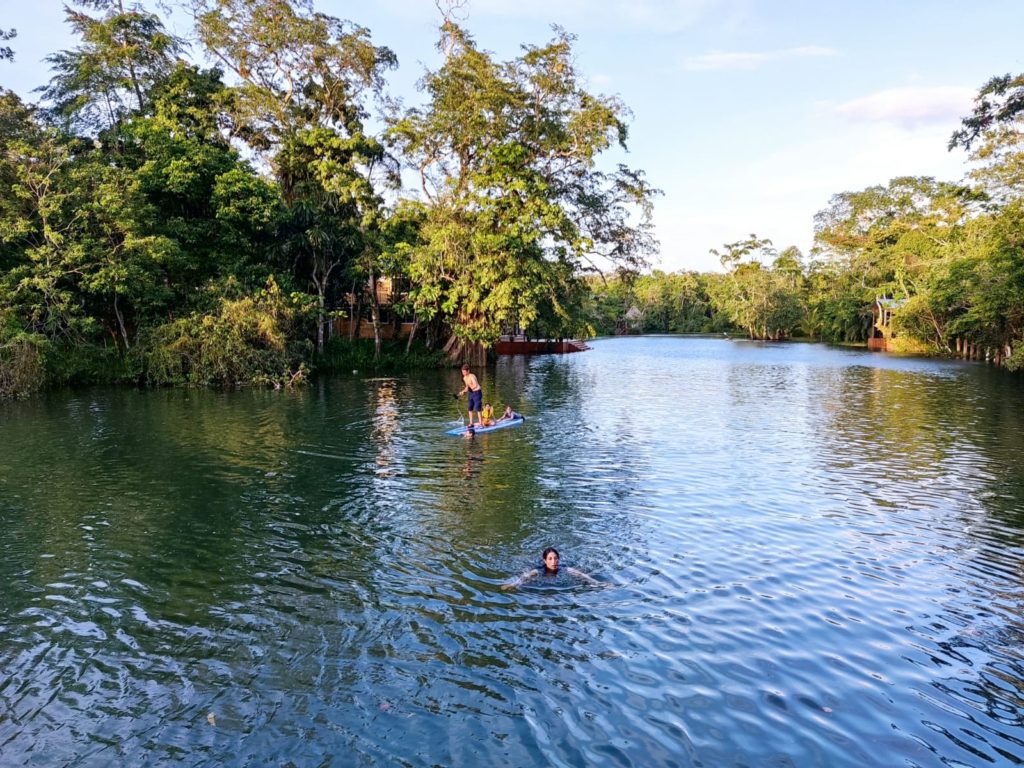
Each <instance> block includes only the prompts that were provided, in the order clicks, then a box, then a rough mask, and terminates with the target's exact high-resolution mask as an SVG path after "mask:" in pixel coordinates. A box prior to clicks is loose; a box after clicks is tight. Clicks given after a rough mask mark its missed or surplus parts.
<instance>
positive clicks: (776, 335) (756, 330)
mask: <svg viewBox="0 0 1024 768" xmlns="http://www.w3.org/2000/svg"><path fill="white" fill-rule="evenodd" d="M711 253H712V255H715V256H718V257H719V260H720V261H721V263H722V266H723V267H726V268H728V269H729V272H728V273H727V274H726V275H725V276H724V278H723V279H721V280H719V281H716V282H714V283H712V284H711V285H709V287H708V291H709V293H710V296H711V300H712V302H713V304H714V305H715V308H716V310H717V311H719V312H721V313H723V314H725V315H726V316H727V317H728V318H729V319H730V320H731V321H732V322H733V323H734V324H735V325H737V326H738V327H740V328H743V329H745V330H746V331H747V334H748V335H749V336H750V338H752V339H766V340H772V341H777V340H779V339H783V338H786V337H787V336H790V335H792V334H793V332H794V331H795V330H797V329H798V328H799V327H800V326H801V323H802V320H803V303H802V300H801V299H802V297H801V290H802V282H803V276H802V267H801V266H800V260H799V259H800V252H799V251H798V250H797V249H795V248H788V249H786V250H785V251H784V252H783V253H782V254H781V255H780V254H778V252H777V251H776V250H775V248H774V247H773V246H772V242H771V240H768V239H765V238H760V237H758V236H757V235H753V234H752V235H750V237H748V238H746V239H745V240H739V241H737V242H735V243H727V244H726V245H725V247H724V250H723V251H718V250H717V249H711Z"/></svg>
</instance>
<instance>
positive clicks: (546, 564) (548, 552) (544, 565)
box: [501, 547, 602, 590]
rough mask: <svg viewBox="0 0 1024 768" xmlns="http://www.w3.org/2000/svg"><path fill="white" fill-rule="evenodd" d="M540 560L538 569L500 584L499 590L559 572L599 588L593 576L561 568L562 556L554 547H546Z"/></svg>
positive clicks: (566, 567)
mask: <svg viewBox="0 0 1024 768" xmlns="http://www.w3.org/2000/svg"><path fill="white" fill-rule="evenodd" d="M540 558H541V566H540V567H539V568H531V569H530V570H528V571H526V572H525V573H524V574H522V575H521V576H519V577H518V578H515V579H513V580H512V581H509V582H506V583H505V584H502V585H501V588H502V589H504V590H509V589H515V588H516V587H519V586H522V585H523V584H525V583H526V582H528V581H530V580H532V579H535V578H537V577H538V576H540V575H542V574H543V575H544V576H557V575H558V573H559V572H560V571H564V572H565V573H567V574H569V575H570V576H573V577H575V578H577V579H579V580H580V581H584V582H586V583H587V584H590V585H592V586H595V587H599V586H601V585H602V584H601V582H600V581H598V580H597V579H595V578H594V577H593V576H590V575H588V574H586V573H584V572H583V571H580V570H578V569H576V568H570V567H569V566H564V567H562V566H561V565H560V563H561V561H562V556H561V555H559V554H558V550H557V549H555V548H554V547H548V548H547V549H545V550H544V551H543V552H542V553H541V556H540Z"/></svg>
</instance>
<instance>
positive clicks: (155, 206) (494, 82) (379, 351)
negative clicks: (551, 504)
mask: <svg viewBox="0 0 1024 768" xmlns="http://www.w3.org/2000/svg"><path fill="white" fill-rule="evenodd" d="M152 5H154V6H156V7H157V8H159V5H158V4H152ZM193 10H194V11H195V16H194V18H195V20H196V30H195V31H196V37H197V39H198V40H199V42H200V44H201V45H202V47H203V51H202V53H204V54H205V55H206V56H208V57H210V59H211V60H213V61H215V62H216V63H217V66H218V68H213V69H208V68H204V67H202V66H197V65H196V64H194V63H191V62H190V61H188V60H186V59H185V58H184V46H183V45H182V43H181V42H180V41H179V40H177V39H175V38H174V37H173V36H172V35H170V34H169V33H168V32H167V31H166V29H165V27H164V24H163V21H162V20H161V18H160V16H159V15H158V14H156V13H154V12H152V11H151V10H149V9H148V8H147V7H146V5H145V4H144V3H143V2H133V3H130V2H128V1H127V0H78V2H75V3H73V4H72V5H71V6H69V7H68V8H67V21H68V24H69V25H70V27H71V29H72V31H73V32H74V33H75V35H76V38H77V40H78V41H79V42H78V45H76V46H75V47H74V48H72V49H71V50H66V51H60V52H57V53H55V54H53V55H52V56H51V57H50V58H49V62H50V64H51V66H52V78H51V80H50V82H49V83H48V84H46V85H45V86H44V87H43V88H41V89H40V90H41V93H42V101H41V103H40V104H38V105H34V104H28V103H25V102H24V101H23V100H22V99H21V98H19V97H18V96H17V95H15V94H14V93H12V92H10V91H5V90H3V89H0V397H17V396H20V395H24V394H27V393H29V392H32V391H34V390H36V389H38V388H39V387H41V386H44V385H46V384H53V383H69V382H89V381H132V382H150V383H169V384H216V385H221V386H240V385H247V384H259V385H271V386H290V385H292V384H295V383H298V382H300V381H303V380H304V379H305V378H306V377H307V376H308V374H309V373H310V372H311V371H312V370H314V369H315V368H316V367H318V366H319V367H321V368H328V369H329V368H338V369H344V368H346V367H349V366H351V367H352V368H365V367H367V365H378V366H379V365H384V364H387V365H389V366H391V367H401V366H402V365H407V364H435V363H437V361H439V360H440V359H441V358H442V357H444V358H445V359H447V360H448V361H453V360H454V361H457V360H467V359H468V360H479V359H480V358H482V356H483V355H484V354H485V353H486V350H487V349H488V348H489V347H490V346H491V345H492V344H493V342H494V341H496V340H497V338H498V336H499V335H500V334H502V333H509V332H525V333H527V334H528V335H531V336H533V337H543V336H548V337H565V336H589V335H593V334H596V333H604V334H608V333H631V332H666V333H695V332H705V333H706V332H715V333H718V332H723V331H726V332H739V333H744V334H747V335H749V336H750V337H752V338H758V339H771V340H777V339H785V338H788V337H792V336H794V335H809V336H815V337H818V338H822V339H826V340H829V341H837V342H862V341H864V339H865V338H867V337H868V336H870V335H872V334H873V333H874V332H875V329H874V328H873V327H872V326H873V317H872V313H871V308H872V306H873V305H874V303H875V301H876V299H878V298H881V297H886V298H887V299H890V300H893V301H895V302H897V303H898V305H899V311H898V312H897V313H896V314H895V315H894V317H893V323H892V327H891V328H890V329H887V331H886V332H887V333H888V334H889V335H890V336H891V337H892V341H893V342H894V343H896V342H898V343H901V344H903V345H904V348H906V349H917V350H923V351H930V352H937V353H950V352H952V353H958V354H963V355H972V356H974V355H978V354H986V355H988V356H989V357H991V358H992V359H994V360H996V361H998V362H1000V363H1003V364H1005V365H1006V366H1007V367H1008V368H1013V369H1016V368H1020V367H1024V352H1022V351H1021V347H1022V344H1021V340H1022V337H1024V256H1022V253H1024V210H1022V207H1024V194H1022V192H1024V124H1022V121H1024V109H1022V107H1021V104H1022V101H1021V99H1022V92H1024V91H1022V89H1024V80H1022V77H1016V78H1013V77H1010V76H1006V77H1001V78H995V79H993V80H992V81H991V82H989V83H987V84H986V85H985V86H984V87H983V88H982V90H981V93H980V94H979V98H978V102H977V107H976V109H975V112H974V114H972V115H971V116H968V117H966V118H965V119H964V125H963V129H962V130H960V131H958V132H957V133H956V134H954V136H953V139H952V141H951V145H952V146H961V147H963V148H965V149H968V150H969V151H970V152H971V155H970V157H971V160H972V161H973V163H974V170H973V173H972V176H971V178H970V180H969V183H967V184H962V185H955V184H948V183H944V182H939V181H936V180H934V179H930V178H899V179H894V180H892V181H891V182H889V183H888V184H887V185H884V186H883V185H878V186H873V187H869V188H868V189H865V190H862V191H857V192H843V193H840V194H837V195H835V196H834V197H833V199H832V200H831V201H830V203H829V206H828V207H827V208H826V209H825V210H823V211H821V212H820V213H819V214H818V216H817V218H816V221H815V224H816V232H817V238H816V244H815V247H814V249H813V250H812V252H811V254H809V258H808V259H804V257H803V255H802V254H801V253H799V252H798V251H797V250H796V249H794V248H789V249H785V250H783V251H782V252H781V253H780V252H778V251H776V250H775V248H774V246H773V245H772V243H771V241H770V240H767V239H764V238H761V237H758V236H756V235H751V236H750V237H749V238H747V239H746V240H742V241H738V242H735V243H729V244H726V245H725V246H724V247H723V248H722V250H721V251H717V250H716V251H714V252H713V253H715V254H716V255H717V256H718V257H719V258H720V260H721V263H722V266H723V269H724V270H725V271H724V273H711V274H697V273H693V272H683V273H673V274H666V273H664V272H660V271H655V272H653V273H649V274H645V273H643V272H642V270H643V269H644V268H645V266H646V264H647V257H648V256H649V255H650V254H651V253H652V252H653V250H654V246H655V243H654V241H653V239H652V237H651V221H650V216H651V209H652V201H653V199H654V198H655V197H656V195H657V194H658V192H657V190H654V189H652V188H651V187H650V186H649V185H648V183H647V182H646V180H645V178H644V175H643V173H642V172H641V171H639V170H636V169H631V168H628V167H626V166H622V165H619V166H616V167H613V168H608V167H605V166H603V165H602V163H601V160H602V156H603V155H604V154H605V153H606V152H607V151H609V150H611V149H613V148H615V147H625V146H626V140H627V134H628V132H627V126H626V118H627V115H628V112H627V110H626V108H625V106H624V105H623V104H621V103H620V102H619V101H618V100H617V99H615V98H610V97H605V96H601V95H597V94H593V93H590V92H588V91H587V90H585V89H584V88H583V87H582V85H581V78H580V76H579V75H578V74H577V72H576V70H575V68H574V54H573V42H574V40H573V37H572V36H571V35H569V34H568V33H566V32H564V31H562V30H560V29H557V28H556V29H555V32H554V36H553V39H552V40H551V41H549V42H548V43H546V44H543V45H525V46H523V49H522V54H521V55H520V56H518V57H516V58H515V59H512V60H510V61H499V60H497V59H495V57H494V56H493V55H492V54H490V53H489V52H487V51H484V50H481V49H480V48H479V47H478V46H477V45H476V44H475V42H474V41H473V39H472V37H471V35H470V34H469V32H468V31H467V30H465V29H463V28H461V27H460V26H458V25H457V24H454V23H453V22H452V21H451V20H450V19H445V20H444V21H443V23H442V24H441V26H440V32H441V35H440V42H439V46H438V47H439V51H440V53H441V62H440V65H439V66H438V67H437V69H435V70H433V71H428V72H427V73H426V75H425V76H424V78H423V81H422V84H421V89H422V91H423V94H424V101H423V104H422V105H420V106H417V107H414V108H411V109H408V110H404V111H399V110H398V108H396V107H395V106H394V105H393V103H392V101H391V100H390V99H389V98H388V94H387V87H386V80H385V75H386V73H387V71H388V70H389V69H391V68H393V67H394V66H395V65H396V64H397V58H396V55H395V53H394V52H392V51H391V50H389V49H388V48H385V47H381V46H377V45H375V44H374V43H373V40H372V37H371V34H370V31H369V30H367V29H365V28H363V27H360V26H359V25H357V24H353V23H351V22H348V21H342V20H339V19H336V18H333V17H331V16H327V15H325V14H322V13H319V12H317V11H316V10H315V9H314V8H313V6H312V2H311V0H195V1H194V2H193ZM13 38H14V31H13V30H10V31H4V30H0V42H6V41H9V40H11V39H13ZM13 55H14V51H13V50H12V49H11V48H10V47H8V46H3V47H0V62H2V61H3V60H4V59H10V58H12V57H13ZM370 126H382V127H381V128H380V129H379V130H378V131H377V132H376V133H375V132H374V131H373V130H371V129H370ZM403 167H404V168H406V169H407V171H409V172H410V175H408V176H407V180H411V179H413V178H414V179H415V182H416V183H415V185H414V186H415V187H417V188H416V189H407V188H405V187H404V186H403V177H402V174H401V169H402V168H403ZM347 320H353V322H346V321H347ZM402 321H405V322H406V323H407V325H406V326H405V327H406V329H407V330H408V329H409V328H410V327H411V333H410V334H409V336H408V340H407V341H402V342H398V341H395V342H388V341H387V340H386V339H387V337H388V336H391V335H393V332H394V331H395V330H397V329H398V328H399V327H400V326H401V322H402ZM360 328H367V329H369V330H370V331H371V332H372V336H373V340H372V342H368V343H367V344H366V345H364V344H362V343H359V339H358V338H357V337H358V335H359V329H360ZM367 350H369V351H367ZM367 356H369V357H368V359H369V363H368V362H367ZM399 357H401V359H402V360H403V361H404V362H401V363H399V362H398V358H399Z"/></svg>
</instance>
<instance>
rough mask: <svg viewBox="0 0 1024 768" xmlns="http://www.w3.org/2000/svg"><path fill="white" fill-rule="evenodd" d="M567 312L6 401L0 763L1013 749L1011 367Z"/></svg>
mask: <svg viewBox="0 0 1024 768" xmlns="http://www.w3.org/2000/svg"><path fill="white" fill-rule="evenodd" d="M592 347H593V349H591V350H590V351H588V352H583V353H579V354H572V355H564V356H537V357H532V358H527V357H513V358H502V359H501V360H500V361H499V362H498V364H497V365H496V366H492V367H490V368H489V369H487V370H485V371H480V372H479V373H480V379H481V382H482V384H483V386H484V392H485V399H487V400H491V401H492V402H494V404H495V406H496V409H497V410H500V406H501V405H502V404H503V403H505V402H508V403H511V404H512V405H513V407H515V408H516V409H517V410H519V411H521V412H523V413H524V414H525V415H526V416H527V421H526V423H525V424H524V425H523V426H521V427H517V428H513V429H507V430H502V431H499V432H495V433H491V434H486V435H478V436H477V437H475V438H474V439H472V440H463V439H461V438H458V437H448V436H446V435H444V430H445V429H446V428H449V427H450V426H451V425H452V422H453V421H455V420H457V419H458V418H460V416H461V415H464V414H463V413H462V411H461V409H462V408H463V407H464V405H465V400H464V399H463V400H462V401H461V402H456V401H455V400H454V399H453V398H452V395H451V393H452V392H455V391H457V390H458V389H459V388H460V386H461V384H460V382H459V380H458V375H457V373H455V372H449V371H428V372H422V373H415V374H411V375H402V376H397V377H377V376H368V375H364V374H363V373H361V372H353V373H352V374H351V375H345V376H338V377H334V378H325V379H320V380H318V381H316V382H314V383H313V384H312V385H311V386H309V387H307V388H306V389H304V390H301V391H298V392H269V391H240V392H230V393H223V392H212V391H205V390H156V391H154V390H148V391H147V390H134V389H129V388H123V389H114V388H109V389H108V388H103V389H86V390H74V391H62V392H53V393H49V394H46V395H42V396H39V397H37V398H34V399H32V400H29V401H25V402H19V403H7V404H3V405H0V436H2V441H3V443H2V446H0V587H2V589H0V765H3V766H19V765H29V766H48V767H49V766H90V767H91V766H108V765H113V764H118V765H131V766H143V765H151V766H156V765H170V764H175V765H184V766H263V765H267V766H270V765H274V766H335V765H337V766H342V765H344V766H390V765H407V766H432V765H446V766H476V765H495V766H498V765H501V766H504V765H509V766H534V765H536V766H583V765H586V766H605V765H607V766H644V767H646V766H654V765H657V766H789V765H792V766H854V767H856V768H861V767H862V766H865V765H892V766H897V765H900V766H962V765H970V766H977V765H985V766H989V765H1019V764H1020V760H1021V756H1022V755H1024V650H1022V649H1024V566H1022V563H1024V386H1022V381H1024V380H1022V379H1021V377H1020V376H1014V375H1012V374H1009V373H1007V372H1005V371H1001V370H995V369H992V368H989V367H986V366H984V365H979V364H971V363H960V362H946V361H929V360H919V359H910V358H898V357H893V356H885V355H879V354H870V353H866V352H864V351H860V350H846V349H837V348H830V347H827V346H823V345H818V344H799V343H793V344H760V343H753V342H746V341H738V340H727V339H709V338H680V337H642V338H621V339H601V340H597V341H595V342H593V343H592ZM548 545H554V546H556V547H558V549H559V550H560V552H561V555H562V561H563V564H566V565H569V566H572V567H574V568H576V569H578V570H580V571H583V572H585V573H587V574H590V575H591V576H592V577H593V578H594V579H597V580H598V581H600V582H601V584H600V585H598V586H594V585H591V584H588V583H586V582H583V581H581V580H579V579H576V578H572V577H570V576H567V575H565V574H562V575H560V576H559V577H557V578H538V579H534V580H532V581H530V582H528V583H526V584H524V585H522V586H521V587H519V588H518V589H513V590H503V589H502V588H501V587H502V585H503V584H505V583H507V582H508V581H509V580H510V579H512V578H514V577H515V576H517V575H518V574H521V573H523V572H524V571H527V570H529V569H531V568H533V567H535V566H536V565H537V564H538V563H539V559H540V552H541V550H542V549H543V548H544V547H546V546H548Z"/></svg>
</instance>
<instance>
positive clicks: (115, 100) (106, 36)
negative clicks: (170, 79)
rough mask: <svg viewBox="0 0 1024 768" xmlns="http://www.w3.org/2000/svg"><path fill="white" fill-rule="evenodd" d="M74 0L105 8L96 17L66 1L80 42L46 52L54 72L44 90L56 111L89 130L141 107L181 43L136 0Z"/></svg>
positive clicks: (171, 63)
mask: <svg viewBox="0 0 1024 768" xmlns="http://www.w3.org/2000/svg"><path fill="white" fill-rule="evenodd" d="M77 4H78V5H82V6H87V7H92V8H96V9H98V10H104V11H105V13H104V14H103V15H102V16H100V17H94V16H90V15H89V14H87V13H85V12H83V11H78V10H75V9H73V8H71V7H68V6H65V15H66V17H67V22H68V23H69V24H70V25H71V28H72V30H73V31H74V32H75V34H76V35H77V36H78V37H79V38H80V39H81V41H82V42H81V44H80V45H79V46H78V47H77V48H74V49H72V50H65V51H61V52H59V53H55V54H53V55H52V56H49V57H48V58H47V61H48V62H49V63H50V64H51V65H52V68H53V70H54V73H55V74H54V76H53V78H52V79H51V81H50V84H49V85H48V86H47V87H45V88H44V89H42V91H43V97H44V98H45V99H47V100H49V101H50V102H52V104H53V111H54V112H55V113H56V114H57V115H59V116H61V117H62V118H64V119H66V120H67V121H68V122H69V124H70V125H71V126H73V127H74V128H76V129H78V130H80V131H82V132H84V133H90V134H91V133H95V132H97V131H98V130H101V129H103V128H109V127H111V126H114V125H116V124H117V123H119V122H120V121H121V120H123V119H124V118H125V117H126V116H127V115H128V114H130V113H131V112H133V111H134V112H143V111H145V110H146V109H147V107H148V106H149V93H150V91H151V90H152V89H153V87H154V86H155V85H156V84H157V83H159V82H160V81H161V80H163V79H164V78H165V77H166V76H167V75H168V74H169V73H170V71H171V70H172V69H173V67H174V65H175V62H176V56H177V54H178V52H179V51H180V49H181V44H180V43H179V41H178V40H177V39H175V38H174V37H173V36H172V35H170V34H168V33H167V31H166V30H165V29H164V26H163V23H162V22H161V21H160V19H159V18H158V17H157V16H155V15H154V14H152V13H149V12H147V11H146V10H145V9H144V8H143V7H142V6H141V5H140V4H138V3H134V4H131V5H129V6H126V5H125V3H124V0H79V2H78V3H77Z"/></svg>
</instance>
